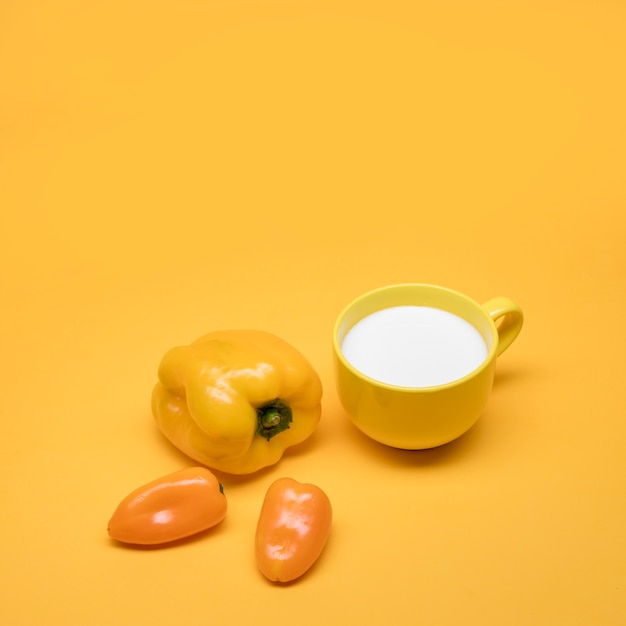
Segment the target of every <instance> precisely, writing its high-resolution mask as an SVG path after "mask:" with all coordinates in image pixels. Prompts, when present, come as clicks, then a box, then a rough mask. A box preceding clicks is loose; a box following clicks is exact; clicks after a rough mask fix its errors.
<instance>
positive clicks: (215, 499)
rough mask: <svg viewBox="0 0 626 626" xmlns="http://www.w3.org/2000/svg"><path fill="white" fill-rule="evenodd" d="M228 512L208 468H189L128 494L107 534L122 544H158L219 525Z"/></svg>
mask: <svg viewBox="0 0 626 626" xmlns="http://www.w3.org/2000/svg"><path fill="white" fill-rule="evenodd" d="M226 510H227V503H226V497H225V495H224V490H223V487H222V485H221V484H220V482H219V481H218V480H217V478H216V477H215V475H214V474H213V473H212V472H210V471H209V470H208V469H206V468H205V467H189V468H187V469H184V470H180V471H178V472H174V473H172V474H168V475H167V476H162V477H160V478H157V479H156V480H153V481H152V482H150V483H148V484H146V485H143V486H142V487H139V488H138V489H135V490H134V491H133V492H131V493H130V494H128V495H127V496H126V497H125V498H124V499H123V500H122V501H121V502H120V503H119V505H118V507H117V508H116V509H115V512H114V513H113V516H112V517H111V519H110V521H109V525H108V532H109V535H110V536H111V537H112V538H113V539H116V540H117V541H121V542H123V543H130V544H137V545H157V544H161V543H167V542H170V541H175V540H177V539H183V538H185V537H189V536H191V535H195V534H196V533H199V532H202V531H203V530H207V529H208V528H212V527H213V526H216V525H217V524H219V523H220V522H221V521H222V520H223V519H224V517H225V516H226Z"/></svg>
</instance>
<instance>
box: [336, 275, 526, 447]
mask: <svg viewBox="0 0 626 626" xmlns="http://www.w3.org/2000/svg"><path fill="white" fill-rule="evenodd" d="M396 306H426V307H433V308H436V309H442V310H444V311H447V312H449V313H453V314H455V315H457V316H459V317H461V318H462V319H464V320H465V321H467V322H469V323H470V324H471V325H472V326H473V327H474V328H475V329H476V330H477V331H478V332H479V333H480V335H481V336H482V338H483V340H484V342H485V345H486V347H487V357H486V358H485V360H484V361H483V362H482V363H481V364H480V365H479V366H478V367H477V368H476V369H475V370H473V371H472V372H470V373H469V374H467V375H466V376H464V377H463V378H459V379H457V380H454V381H453V382H450V383H446V384H442V385H437V386H433V387H402V386H396V385H391V384H388V383H384V382H380V381H378V380H375V379H373V378H370V377H368V376H366V375H365V374H363V373H362V372H360V371H359V370H358V369H356V368H355V367H353V366H352V365H351V364H350V363H349V362H348V360H347V359H346V357H345V356H344V354H343V352H342V349H341V347H342V344H343V340H344V338H345V336H346V334H347V333H348V331H349V330H350V329H351V328H352V327H353V326H354V325H355V324H356V323H357V322H359V321H360V320H362V319H363V318H364V317H366V316H368V315H370V314H372V313H375V312H376V311H380V310H382V309H387V308H390V307H396ZM522 323H523V314H522V311H521V309H520V307H519V306H518V305H517V304H516V303H515V302H513V301H512V300H510V299H509V298H505V297H497V298H493V299H491V300H489V301H488V302H485V303H484V304H482V305H481V304H478V303H477V302H474V300H472V299H471V298H468V297H467V296H465V295H463V294H461V293H458V292H456V291H452V290H451V289H446V288H444V287H437V286H434V285H423V284H402V285H391V286H388V287H382V288H380V289H376V290H374V291H371V292H369V293H366V294H364V295H362V296H360V297H359V298H357V299H356V300H354V301H353V302H352V303H350V304H349V305H348V306H347V307H346V308H345V309H344V310H343V311H342V312H341V314H340V315H339V317H338V318H337V321H336V323H335V328H334V332H333V348H334V365H335V375H336V382H337V390H338V393H339V399H340V401H341V403H342V405H343V407H344V408H345V410H346V412H347V413H348V415H349V416H350V418H351V419H352V421H353V422H354V424H355V425H356V426H357V427H358V428H359V429H360V430H361V431H362V432H364V433H365V434H366V435H368V436H369V437H371V438H372V439H375V440H376V441H379V442H380V443H383V444H386V445H388V446H392V447H395V448H403V449H408V450H419V449H425V448H433V447H435V446H439V445H442V444H445V443H448V442H449V441H452V440H453V439H456V438H457V437H459V436H461V435H462V434H463V433H465V432H467V431H468V430H469V429H470V428H471V427H472V426H473V425H474V424H475V423H476V421H477V420H478V418H479V417H480V415H481V413H482V412H483V410H484V408H485V405H486V404H487V400H488V398H489V394H490V392H491V388H492V384H493V378H494V372H495V366H496V357H497V356H498V355H500V354H501V353H502V352H504V350H506V348H508V347H509V345H511V343H512V342H513V341H514V339H515V338H516V337H517V335H518V334H519V332H520V330H521V328H522Z"/></svg>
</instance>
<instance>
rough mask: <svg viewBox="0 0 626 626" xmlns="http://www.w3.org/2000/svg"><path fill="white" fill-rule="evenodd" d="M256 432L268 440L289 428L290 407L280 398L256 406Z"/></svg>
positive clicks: (290, 418)
mask: <svg viewBox="0 0 626 626" xmlns="http://www.w3.org/2000/svg"><path fill="white" fill-rule="evenodd" d="M256 413H257V429H256V434H257V435H258V436H259V437H263V438H264V439H267V440H268V441H269V440H270V439H271V438H272V437H275V436H276V435H278V434H279V433H282V432H283V431H284V430H287V429H288V428H289V424H291V422H292V413H291V408H290V407H289V405H288V404H286V403H285V402H284V401H283V400H281V399H280V398H276V399H275V400H272V401H271V402H268V403H267V404H264V405H263V406H260V407H257V410H256Z"/></svg>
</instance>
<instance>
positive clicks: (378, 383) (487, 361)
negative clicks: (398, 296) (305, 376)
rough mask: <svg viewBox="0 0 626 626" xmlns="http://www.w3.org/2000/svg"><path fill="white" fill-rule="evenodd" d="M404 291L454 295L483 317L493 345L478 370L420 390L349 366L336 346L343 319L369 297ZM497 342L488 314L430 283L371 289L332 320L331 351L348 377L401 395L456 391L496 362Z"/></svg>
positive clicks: (467, 299) (462, 296)
mask: <svg viewBox="0 0 626 626" xmlns="http://www.w3.org/2000/svg"><path fill="white" fill-rule="evenodd" d="M407 287H409V288H427V289H436V290H438V291H445V292H447V293H448V294H450V295H453V296H454V297H456V298H459V299H461V300H464V301H465V302H466V303H469V304H471V305H472V306H474V307H475V308H476V309H478V310H480V311H481V312H482V313H483V314H484V317H485V320H486V321H487V325H488V326H489V329H490V331H491V334H492V336H493V337H494V339H495V340H494V341H492V343H491V347H490V348H489V350H488V352H487V356H486V357H485V359H484V360H483V361H482V363H481V364H480V365H479V366H478V367H477V368H475V369H473V370H472V371H471V372H469V373H468V374H465V376H462V377H461V378H456V379H455V380H451V381H449V382H447V383H442V384H440V385H428V386H423V387H412V386H406V385H393V384H391V383H386V382H384V381H381V380H377V379H376V378H372V377H371V376H368V375H367V374H364V373H363V372H362V371H361V370H359V369H357V368H356V367H354V365H352V364H351V363H350V362H349V361H348V360H347V359H346V357H345V356H344V354H343V351H342V350H341V345H340V343H339V328H340V326H341V324H342V322H343V320H344V318H345V317H346V315H347V314H348V313H349V312H350V311H351V310H352V309H353V308H354V307H355V306H357V305H358V304H359V303H361V302H363V301H365V300H367V299H369V298H371V297H372V296H374V295H376V294H378V293H381V292H383V291H392V290H395V289H401V288H407ZM497 338H498V329H497V328H496V325H495V322H494V321H493V319H492V318H491V316H490V315H489V313H488V312H487V310H486V309H484V308H483V307H482V306H481V305H480V304H479V303H478V302H477V301H476V300H474V299H472V298H470V297H469V296H467V295H465V294H464V293H461V292H460V291H456V290H454V289H450V288H449V287H442V286H441V285H434V284H430V283H396V284H392V285H385V286H383V287H377V288H375V289H371V290H370V291H367V292H365V293H363V294H361V295H360V296H357V297H356V298H354V299H353V300H351V301H350V302H349V303H348V304H347V305H346V306H344V308H343V309H342V310H341V312H340V313H339V315H338V316H337V319H336V320H335V324H334V326H333V348H334V352H335V356H336V357H337V359H339V361H340V362H341V364H342V365H343V366H344V367H345V368H346V369H347V370H348V371H349V372H350V373H352V374H353V375H354V376H356V377H357V378H360V379H362V380H364V381H365V382H367V383H369V384H371V385H374V386H376V387H379V388H381V389H388V390H391V391H401V392H403V393H432V392H435V391H441V390H443V389H449V388H452V387H456V386H458V385H461V384H463V383H464V382H465V381H468V380H470V379H472V378H475V377H476V376H478V375H479V374H480V373H481V372H483V371H484V370H485V369H486V368H487V367H489V366H490V365H491V363H492V361H493V360H494V359H495V357H496V351H497V347H498V341H497Z"/></svg>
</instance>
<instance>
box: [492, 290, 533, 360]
mask: <svg viewBox="0 0 626 626" xmlns="http://www.w3.org/2000/svg"><path fill="white" fill-rule="evenodd" d="M482 306H483V309H485V310H486V311H487V313H489V316H490V317H491V319H492V320H493V321H494V322H496V328H497V329H498V336H499V339H498V352H497V355H498V356H500V355H501V354H502V353H503V352H504V351H505V350H506V349H507V348H508V347H509V346H510V345H511V344H512V343H513V341H514V340H515V338H516V337H517V336H518V335H519V332H520V330H522V324H523V323H524V314H523V313H522V309H520V308H519V306H518V305H517V304H516V303H515V302H513V300H511V299H510V298H505V297H504V296H499V297H497V298H492V299H491V300H487V302H484V303H483V305H482Z"/></svg>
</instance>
